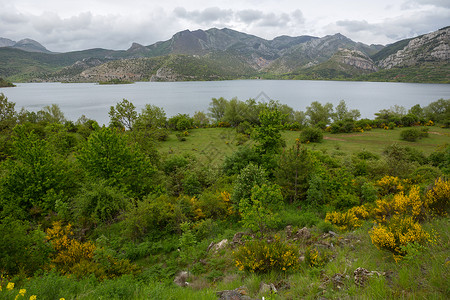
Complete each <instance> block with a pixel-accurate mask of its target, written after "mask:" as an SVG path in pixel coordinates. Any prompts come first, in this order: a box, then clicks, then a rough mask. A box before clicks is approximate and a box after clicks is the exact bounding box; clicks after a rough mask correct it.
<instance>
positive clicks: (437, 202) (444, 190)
mask: <svg viewBox="0 0 450 300" xmlns="http://www.w3.org/2000/svg"><path fill="white" fill-rule="evenodd" d="M425 207H426V208H427V209H428V210H429V213H430V214H431V215H433V216H434V215H438V216H448V211H449V209H450V182H449V181H448V180H445V179H442V178H438V179H437V180H436V181H435V183H434V185H433V186H432V188H431V189H429V190H428V191H427V193H426V194H425Z"/></svg>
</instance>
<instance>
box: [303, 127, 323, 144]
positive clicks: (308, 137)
mask: <svg viewBox="0 0 450 300" xmlns="http://www.w3.org/2000/svg"><path fill="white" fill-rule="evenodd" d="M322 140H323V133H322V130H321V129H319V128H313V127H308V128H305V129H303V130H302V132H301V133H300V141H301V142H302V143H320V142H321V141H322Z"/></svg>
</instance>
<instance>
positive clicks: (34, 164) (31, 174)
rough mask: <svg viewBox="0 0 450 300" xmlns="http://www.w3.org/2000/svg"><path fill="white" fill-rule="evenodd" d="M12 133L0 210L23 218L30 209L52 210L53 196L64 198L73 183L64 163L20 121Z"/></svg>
mask: <svg viewBox="0 0 450 300" xmlns="http://www.w3.org/2000/svg"><path fill="white" fill-rule="evenodd" d="M14 134H15V136H14V148H13V159H8V160H7V161H6V162H5V163H4V165H3V168H4V170H5V171H4V172H5V175H4V176H3V177H2V178H1V181H0V204H1V205H0V207H2V211H1V214H2V215H13V216H17V217H18V218H22V219H26V218H28V217H29V215H30V210H31V209H33V212H34V214H40V213H46V212H49V211H51V210H54V209H55V202H56V200H58V199H59V200H63V201H66V200H67V197H68V196H69V195H70V193H71V189H73V186H74V182H73V181H72V179H73V177H72V175H71V173H70V171H69V168H68V166H67V164H66V163H64V162H62V161H60V160H58V159H57V157H56V155H55V154H54V153H53V152H52V151H51V148H50V147H49V145H48V143H47V142H46V141H45V140H41V139H40V138H39V137H38V136H37V135H36V134H35V133H34V132H27V130H26V128H25V127H24V125H18V126H16V127H15V128H14Z"/></svg>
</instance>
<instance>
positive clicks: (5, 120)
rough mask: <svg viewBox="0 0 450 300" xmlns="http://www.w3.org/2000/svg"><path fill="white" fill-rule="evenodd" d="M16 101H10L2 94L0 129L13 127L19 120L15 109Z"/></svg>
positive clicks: (0, 100) (0, 98)
mask: <svg viewBox="0 0 450 300" xmlns="http://www.w3.org/2000/svg"><path fill="white" fill-rule="evenodd" d="M15 105H16V104H15V103H14V102H10V101H8V98H7V97H6V96H5V95H4V94H3V93H1V94H0V131H3V130H5V129H7V128H12V127H14V125H15V124H16V122H17V114H16V111H15V110H14V107H15Z"/></svg>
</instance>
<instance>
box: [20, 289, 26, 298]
mask: <svg viewBox="0 0 450 300" xmlns="http://www.w3.org/2000/svg"><path fill="white" fill-rule="evenodd" d="M26 292H27V290H26V289H20V290H19V294H20V295H21V296H25V293H26Z"/></svg>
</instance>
